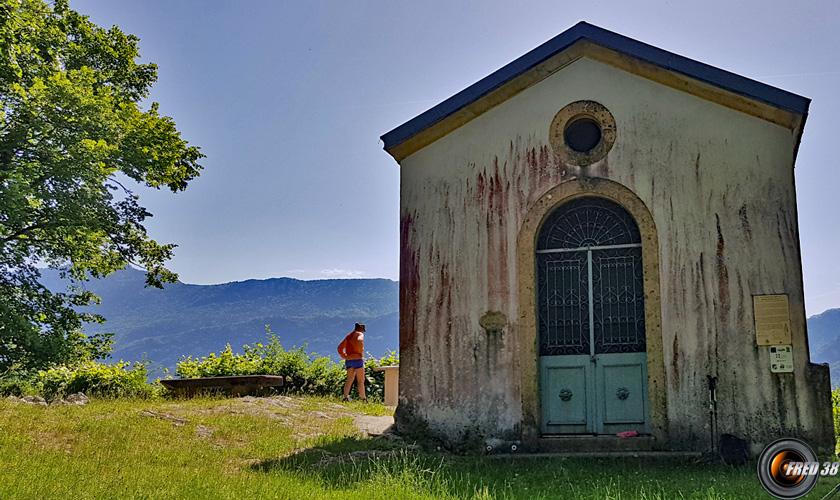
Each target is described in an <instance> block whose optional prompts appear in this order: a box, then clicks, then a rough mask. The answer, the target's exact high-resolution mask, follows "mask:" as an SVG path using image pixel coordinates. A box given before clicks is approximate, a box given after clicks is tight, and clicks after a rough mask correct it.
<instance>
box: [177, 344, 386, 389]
mask: <svg viewBox="0 0 840 500" xmlns="http://www.w3.org/2000/svg"><path fill="white" fill-rule="evenodd" d="M267 333H268V341H266V342H258V343H256V344H252V345H244V346H242V354H237V353H235V352H233V349H232V348H231V346H230V344H228V345H226V346H225V349H224V350H223V351H221V352H220V353H219V354H216V353H214V352H211V353H210V354H208V355H207V356H202V357H196V358H193V357H191V356H186V357H184V358H182V359H181V361H180V362H178V364H177V366H176V373H177V374H178V376H179V377H182V378H195V377H217V376H229V375H279V376H282V377H284V379H285V384H284V386H283V387H284V391H285V392H290V393H299V394H313V395H319V396H338V395H341V390H342V388H343V387H344V380H345V379H346V372H345V370H344V365H343V363H336V362H334V361H333V360H332V359H330V358H329V357H326V356H317V355H315V354H314V353H311V354H310V353H307V352H306V350H305V349H304V348H303V347H294V348H292V349H289V350H287V349H285V348H284V347H283V345H282V344H281V343H280V339H279V338H278V337H277V335H275V334H274V333H272V332H271V330H269V329H267ZM397 363H399V359H398V358H397V355H396V353H395V352H391V353H389V354H388V355H387V356H385V357H383V358H382V359H379V360H376V359H369V360H368V361H367V362H366V363H365V368H366V369H367V370H366V375H367V377H366V378H367V383H366V384H365V385H366V389H367V392H368V396H369V397H370V398H371V399H379V400H381V399H382V397H383V393H384V388H383V386H384V377H385V376H384V374H383V373H382V372H374V371H373V368H374V367H376V366H383V365H392V364H397Z"/></svg>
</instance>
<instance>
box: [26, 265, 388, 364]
mask: <svg viewBox="0 0 840 500" xmlns="http://www.w3.org/2000/svg"><path fill="white" fill-rule="evenodd" d="M144 276H145V275H144V273H143V272H142V271H139V270H136V269H133V268H127V269H125V270H122V271H118V272H116V273H114V274H112V275H110V276H108V277H107V278H105V279H99V280H91V281H89V282H86V283H84V287H85V288H86V289H89V290H91V291H93V292H94V293H96V294H97V295H99V297H101V299H102V301H101V304H100V305H97V306H91V307H89V308H87V309H88V310H89V311H92V312H96V313H98V314H101V315H102V316H104V317H105V318H106V322H105V323H104V324H91V325H88V326H86V327H85V330H86V332H87V333H100V332H113V333H115V336H114V351H113V353H112V356H111V357H112V358H113V359H115V360H119V359H123V360H131V361H133V360H140V359H146V360H148V361H149V363H150V365H151V367H152V368H153V369H156V368H160V367H168V368H173V367H174V366H175V363H176V362H177V361H178V360H179V359H180V358H181V357H182V356H184V355H191V356H203V355H207V354H208V353H209V352H218V351H220V350H222V349H223V348H224V347H225V344H228V343H229V344H231V346H233V348H234V349H237V348H239V347H241V346H242V344H248V343H253V342H258V341H262V340H265V339H266V334H265V326H266V325H270V327H271V330H272V331H273V332H274V333H276V334H277V335H278V337H279V338H280V341H281V343H282V344H283V346H284V347H286V348H291V347H293V346H305V347H306V350H307V351H312V352H317V353H319V354H324V355H333V354H335V349H336V346H337V345H338V343H339V342H340V341H341V340H342V339H343V338H344V336H345V335H346V334H347V333H348V332H350V331H351V330H352V329H353V324H354V323H355V322H359V323H365V325H366V327H367V334H366V335H365V340H366V342H365V348H366V350H367V351H368V352H370V353H371V354H372V355H374V356H377V357H378V356H381V355H383V354H385V353H386V352H387V351H389V350H396V349H397V347H398V338H399V337H398V328H399V316H398V290H399V284H398V283H397V282H396V281H391V280H387V279H330V280H313V281H303V280H297V279H292V278H272V279H264V280H247V281H237V282H232V283H224V284H219V285H191V284H186V283H180V282H178V283H172V284H167V285H166V286H165V287H164V289H162V290H161V289H157V288H145V287H144ZM41 282H42V283H43V284H44V285H45V286H47V287H48V288H50V289H52V290H64V288H65V287H66V283H64V282H63V281H62V280H61V279H60V277H59V276H58V273H57V272H56V271H52V270H46V269H45V270H42V279H41ZM334 357H336V356H334Z"/></svg>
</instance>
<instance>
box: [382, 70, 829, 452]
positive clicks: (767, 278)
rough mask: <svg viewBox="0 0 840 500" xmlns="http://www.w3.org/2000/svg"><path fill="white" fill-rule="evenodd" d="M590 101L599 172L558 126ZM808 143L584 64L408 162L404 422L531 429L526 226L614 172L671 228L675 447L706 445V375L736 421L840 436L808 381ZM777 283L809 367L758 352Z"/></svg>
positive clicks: (512, 431)
mask: <svg viewBox="0 0 840 500" xmlns="http://www.w3.org/2000/svg"><path fill="white" fill-rule="evenodd" d="M583 99H590V100H595V101H598V102H600V103H601V104H603V105H604V106H606V107H607V108H608V109H609V110H610V111H611V113H612V114H613V116H614V117H615V119H616V123H617V129H618V133H617V140H616V143H615V146H614V147H613V149H612V151H611V152H610V154H609V155H608V156H607V157H606V158H605V159H604V160H602V161H600V162H598V163H596V164H594V165H591V166H589V167H587V168H585V169H580V168H577V167H568V166H562V165H559V164H557V163H556V162H555V159H554V155H553V153H552V150H551V147H550V146H549V145H548V130H549V125H550V123H551V120H552V118H553V116H554V114H555V113H556V112H557V111H558V110H559V109H560V108H562V107H563V106H565V105H566V104H568V103H570V102H573V101H576V100H583ZM794 145H795V137H794V136H793V134H792V132H791V131H790V130H787V129H784V128H782V127H779V126H777V125H773V124H771V123H769V122H766V121H763V120H760V119H758V118H755V117H752V116H749V115H746V114H744V113H740V112H737V111H734V110H731V109H729V108H725V107H723V106H720V105H717V104H714V103H711V102H708V101H705V100H702V99H700V98H697V97H694V96H691V95H689V94H686V93H682V92H679V91H676V90H673V89H670V88H667V87H663V86H661V85H658V84H656V83H653V82H650V81H648V80H645V79H643V78H641V77H638V76H635V75H631V74H629V73H625V72H623V71H620V70H617V69H614V68H612V67H610V66H607V65H605V64H602V63H599V62H595V61H593V60H589V59H581V60H578V61H577V62H575V63H573V64H571V65H570V66H568V67H566V68H564V69H563V70H561V71H559V72H558V73H555V74H554V75H552V76H550V77H549V78H547V79H545V80H543V81H542V82H540V83H538V84H536V85H534V86H533V87H531V88H529V89H527V90H525V91H524V92H522V93H520V94H518V95H516V96H514V97H513V98H511V99H509V100H508V101H506V102H504V103H503V104H501V105H499V106H497V107H495V108H493V109H491V110H489V111H488V112H486V113H484V114H482V115H481V116H479V117H477V118H476V119H474V120H473V121H471V122H469V123H467V124H466V125H464V126H462V127H460V128H459V129H456V130H455V131H453V132H452V133H450V134H449V135H447V136H445V137H443V138H441V139H440V140H438V141H437V142H435V143H433V144H431V145H429V146H426V147H425V148H423V149H421V150H419V151H417V152H416V153H414V154H412V155H410V156H409V157H407V158H405V159H404V160H403V161H402V162H401V229H402V231H401V303H400V309H401V320H400V339H401V340H400V343H401V364H402V366H403V370H404V371H403V372H402V373H401V377H400V390H401V393H400V410H399V411H398V420H400V419H403V420H407V418H403V417H408V416H414V417H420V418H421V419H423V420H425V421H426V422H428V424H429V426H430V427H431V429H432V430H433V431H437V432H438V433H439V434H443V435H446V436H448V437H450V438H451V439H463V438H464V437H468V436H469V435H471V434H472V433H477V434H479V435H500V436H514V435H517V434H518V433H519V432H521V431H522V430H523V429H522V426H521V422H522V404H521V401H522V398H521V396H522V394H521V390H522V387H521V385H520V379H519V373H520V372H521V370H522V363H525V362H528V360H521V359H518V356H517V352H518V351H519V346H518V341H519V339H517V338H516V336H515V335H514V332H515V331H516V328H515V327H516V324H517V321H518V318H519V317H520V315H521V314H523V313H526V312H525V311H520V310H519V304H518V299H517V293H518V286H519V282H518V280H519V273H518V269H517V268H516V242H517V237H518V236H519V230H520V228H521V227H522V221H523V217H524V216H525V214H526V213H527V211H528V209H529V207H531V206H532V205H533V204H534V202H535V201H536V200H537V199H539V197H540V196H542V195H543V194H544V193H545V192H546V191H548V190H549V189H551V188H552V187H554V186H556V185H558V184H560V183H563V182H568V181H572V180H573V179H576V178H579V177H599V178H606V179H610V180H612V181H615V182H617V183H619V184H622V185H623V186H625V187H627V188H629V189H630V190H631V191H633V192H634V193H635V194H636V195H637V196H638V197H639V198H640V199H641V200H642V201H643V202H644V203H645V205H646V206H647V207H648V209H649V211H650V213H651V215H652V217H653V219H654V222H655V224H656V227H657V231H658V235H659V256H660V263H659V265H660V292H661V299H662V343H663V355H664V363H665V373H666V380H667V392H668V394H667V400H668V410H667V416H668V422H669V428H668V435H669V437H670V441H671V442H670V446H671V447H682V448H694V449H702V448H703V447H704V446H706V445H707V441H708V427H707V425H708V405H707V389H706V375H707V374H713V375H717V377H718V400H719V402H718V411H719V414H718V427H719V429H720V431H721V432H731V433H733V434H736V435H740V436H744V437H748V438H749V439H750V440H751V441H753V442H754V443H763V442H766V441H767V440H769V439H771V438H773V437H776V436H778V435H779V433H784V432H791V431H795V432H794V433H798V434H800V435H803V436H805V437H807V438H809V439H811V440H814V439H816V440H822V441H826V440H827V439H829V438H828V437H826V436H825V435H824V434H825V422H826V415H828V416H829V417H830V414H828V413H826V408H824V404H825V401H824V399H825V395H824V394H823V392H824V391H823V388H819V387H818V388H814V387H812V386H809V384H808V382H809V381H814V380H818V379H820V378H823V373H822V372H823V370H822V367H810V366H808V354H807V351H806V348H805V346H806V342H805V323H804V321H805V315H804V305H803V291H802V281H801V269H800V259H799V244H798V234H797V221H796V219H795V213H796V212H795V192H794V186H793V182H792V175H793V173H792V169H791V162H792V160H793V150H794ZM764 293H787V294H788V295H789V297H790V303H791V319H792V323H793V324H792V328H793V344H794V357H795V358H794V359H795V370H796V375H797V376H790V375H781V376H780V375H774V374H771V373H770V372H769V368H768V366H769V361H768V357H767V356H768V354H767V352H766V349H763V348H762V349H759V348H757V347H756V346H755V330H754V325H753V313H752V294H764ZM490 311H497V312H501V313H502V314H504V316H505V317H506V318H507V321H508V326H507V328H505V329H504V330H503V331H502V332H501V333H492V332H491V333H488V332H486V331H484V330H483V329H482V328H481V326H480V323H479V322H480V318H481V316H482V315H484V314H485V313H487V312H490ZM531 313H533V312H531ZM531 361H533V360H531ZM826 377H827V376H826ZM826 383H827V382H826ZM526 390H527V388H526ZM829 422H830V421H829ZM526 425H528V424H527V423H526ZM780 427H782V428H783V429H784V430H783V429H780Z"/></svg>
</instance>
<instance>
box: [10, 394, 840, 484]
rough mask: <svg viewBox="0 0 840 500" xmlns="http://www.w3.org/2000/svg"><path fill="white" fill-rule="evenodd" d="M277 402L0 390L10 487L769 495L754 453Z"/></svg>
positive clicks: (317, 402) (371, 408)
mask: <svg viewBox="0 0 840 500" xmlns="http://www.w3.org/2000/svg"><path fill="white" fill-rule="evenodd" d="M280 403H281V404H279V405H274V404H268V403H267V402H264V401H253V400H251V401H247V400H246V401H243V400H213V399H197V400H191V401H179V402H173V401H101V400H100V401H94V402H92V403H91V404H90V405H88V406H84V407H76V406H59V407H47V408H44V407H35V406H29V405H22V404H14V403H9V402H6V401H4V400H0V429H2V432H0V498H4V499H7V498H63V499H68V498H74V499H76V498H79V499H82V498H156V499H159V498H294V499H304V498H341V499H348V498H383V499H385V498H388V499H390V498H430V497H434V498H446V497H451V498H464V497H478V498H540V497H543V498H574V497H579V498H768V497H767V495H766V494H765V493H764V492H763V490H761V488H760V487H759V485H758V481H757V479H756V476H755V472H754V468H753V466H749V467H741V468H730V467H724V466H700V465H694V464H692V463H691V462H690V461H685V462H680V461H674V460H668V461H649V460H648V461H644V460H638V459H623V460H573V459H561V458H539V459H530V458H529V459H526V458H520V459H506V458H489V457H463V456H452V455H445V454H436V453H424V452H418V451H413V450H405V449H395V447H394V446H395V445H393V444H391V443H390V442H388V441H384V440H381V439H368V438H364V437H362V435H361V434H359V431H358V430H357V429H356V427H355V425H354V424H353V416H354V415H355V414H359V413H362V412H364V413H367V414H373V415H376V414H380V415H381V414H383V413H385V412H386V410H385V408H384V407H382V406H379V405H373V404H371V405H368V406H363V405H359V404H350V405H339V404H336V403H335V402H332V401H330V400H326V399H316V398H303V399H300V398H295V399H284V400H280ZM143 410H150V411H152V412H154V413H155V414H156V415H158V416H157V417H156V416H148V415H144V414H143V413H142V412H143ZM161 416H162V417H163V418H160V417H161ZM173 418H174V419H175V420H173ZM178 418H183V419H185V420H186V421H185V422H183V421H178V420H177V419H178ZM208 434H209V435H208ZM302 448H304V450H302V451H301V449H302ZM372 449H377V450H385V451H382V452H379V453H381V455H379V456H377V457H375V458H369V457H365V456H359V454H356V455H350V454H349V453H350V452H352V451H354V450H372ZM295 450H298V451H297V453H295ZM837 480H840V478H838V479H837ZM831 484H832V482H831V481H827V480H822V481H821V483H820V485H819V486H818V488H817V489H816V490H815V492H814V493H812V494H811V495H810V497H812V498H819V497H820V496H821V494H824V493H825V492H826V491H827V490H828V488H829V487H830V486H831Z"/></svg>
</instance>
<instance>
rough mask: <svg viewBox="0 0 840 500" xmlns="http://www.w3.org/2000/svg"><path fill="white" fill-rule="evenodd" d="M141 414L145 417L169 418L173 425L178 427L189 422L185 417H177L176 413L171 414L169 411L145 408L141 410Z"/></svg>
mask: <svg viewBox="0 0 840 500" xmlns="http://www.w3.org/2000/svg"><path fill="white" fill-rule="evenodd" d="M140 415H142V416H144V417H154V418H159V419H162V420H168V421H170V422H172V425H174V426H177V427H181V426H182V425H184V424H186V423H187V419H185V418H181V417H176V416H175V415H170V414H168V413H159V412H156V411H152V410H143V411H141V412H140Z"/></svg>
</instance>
